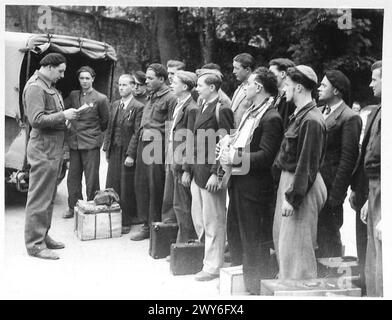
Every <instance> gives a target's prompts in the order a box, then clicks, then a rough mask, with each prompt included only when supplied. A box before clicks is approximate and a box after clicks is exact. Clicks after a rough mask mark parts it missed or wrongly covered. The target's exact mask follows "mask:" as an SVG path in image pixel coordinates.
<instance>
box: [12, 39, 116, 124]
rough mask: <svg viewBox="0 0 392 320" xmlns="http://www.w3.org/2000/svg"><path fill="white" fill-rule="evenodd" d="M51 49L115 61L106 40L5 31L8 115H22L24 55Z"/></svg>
mask: <svg viewBox="0 0 392 320" xmlns="http://www.w3.org/2000/svg"><path fill="white" fill-rule="evenodd" d="M49 48H51V49H52V50H54V51H57V52H60V53H64V54H66V55H69V54H75V53H78V52H81V53H83V54H84V55H86V56H87V57H89V58H91V59H94V60H98V59H109V60H113V61H116V60H117V57H116V52H115V50H114V48H113V47H112V46H110V45H109V44H107V43H104V42H99V41H95V40H90V39H85V38H78V37H72V36H63V35H55V34H31V33H20V32H5V57H6V59H7V61H6V63H5V80H6V81H5V92H6V97H7V99H6V101H5V103H6V105H5V115H6V116H9V117H12V118H20V111H19V107H17V106H19V76H20V68H21V65H22V61H23V58H24V55H25V53H26V52H27V51H32V52H34V53H37V54H40V53H43V52H45V51H46V50H48V49H49Z"/></svg>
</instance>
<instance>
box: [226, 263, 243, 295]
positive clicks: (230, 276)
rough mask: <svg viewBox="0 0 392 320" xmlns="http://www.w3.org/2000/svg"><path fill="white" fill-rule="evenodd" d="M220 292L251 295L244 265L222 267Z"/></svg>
mask: <svg viewBox="0 0 392 320" xmlns="http://www.w3.org/2000/svg"><path fill="white" fill-rule="evenodd" d="M219 294H220V295H221V296H235V295H249V292H248V291H247V290H246V288H245V283H244V275H243V272H242V265H241V266H235V267H228V268H221V269H220V271H219Z"/></svg>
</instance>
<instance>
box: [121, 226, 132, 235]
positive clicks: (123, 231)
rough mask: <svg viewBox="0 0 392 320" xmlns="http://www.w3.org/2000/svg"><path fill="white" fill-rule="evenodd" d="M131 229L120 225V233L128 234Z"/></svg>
mask: <svg viewBox="0 0 392 320" xmlns="http://www.w3.org/2000/svg"><path fill="white" fill-rule="evenodd" d="M130 231H131V227H128V226H123V227H121V234H128V233H129V232H130Z"/></svg>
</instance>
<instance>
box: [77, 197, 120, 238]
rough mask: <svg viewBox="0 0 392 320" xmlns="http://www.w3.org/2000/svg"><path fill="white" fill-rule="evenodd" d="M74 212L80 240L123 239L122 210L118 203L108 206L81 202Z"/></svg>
mask: <svg viewBox="0 0 392 320" xmlns="http://www.w3.org/2000/svg"><path fill="white" fill-rule="evenodd" d="M74 211H75V218H74V219H75V224H74V227H75V233H76V235H77V237H78V238H79V239H80V240H83V241H84V240H95V239H108V238H117V237H121V208H120V205H119V204H118V203H113V204H112V205H111V206H107V205H96V204H95V203H94V201H84V200H79V201H78V202H77V203H76V206H75V208H74Z"/></svg>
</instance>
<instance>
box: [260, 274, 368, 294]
mask: <svg viewBox="0 0 392 320" xmlns="http://www.w3.org/2000/svg"><path fill="white" fill-rule="evenodd" d="M260 294H261V295H262V296H351V297H360V296H361V289H360V288H358V287H357V286H356V285H354V284H353V283H352V279H351V278H350V277H341V278H318V279H311V280H280V279H277V280H261V281H260Z"/></svg>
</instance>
